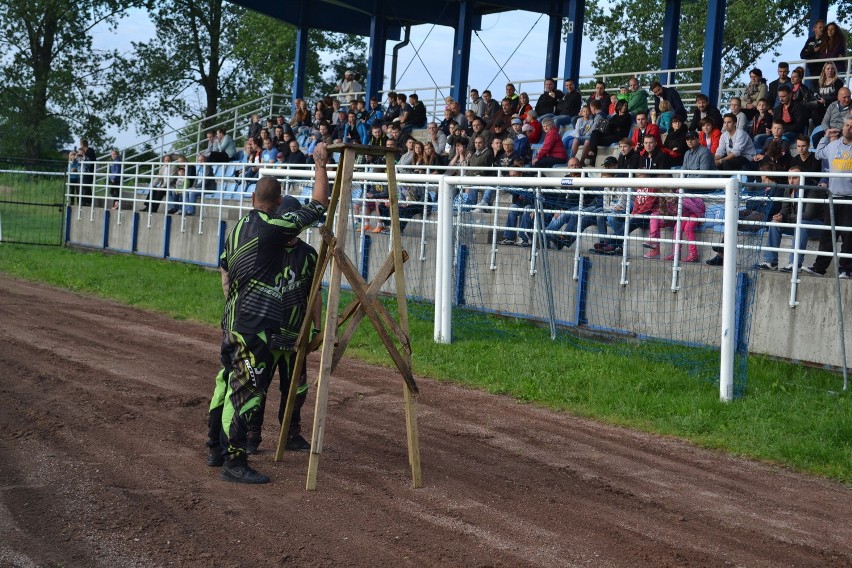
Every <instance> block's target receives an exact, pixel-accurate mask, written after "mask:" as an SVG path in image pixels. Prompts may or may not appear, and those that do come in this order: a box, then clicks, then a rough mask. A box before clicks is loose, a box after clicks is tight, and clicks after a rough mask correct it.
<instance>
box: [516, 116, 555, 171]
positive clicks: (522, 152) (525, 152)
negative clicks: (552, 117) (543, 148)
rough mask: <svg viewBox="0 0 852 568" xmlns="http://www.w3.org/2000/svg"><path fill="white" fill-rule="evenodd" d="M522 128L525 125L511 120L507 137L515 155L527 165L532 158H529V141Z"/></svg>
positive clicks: (518, 119) (517, 120) (519, 120)
mask: <svg viewBox="0 0 852 568" xmlns="http://www.w3.org/2000/svg"><path fill="white" fill-rule="evenodd" d="M554 122H555V121H554ZM524 126H525V124H524V123H523V121H522V120H521V119H520V118H513V119H512V132H510V133H509V137H510V138H511V139H512V142H513V143H514V145H515V151H514V153H515V155H516V156H518V157H519V158H520V159H522V160H523V161H524V164H528V163H530V160H531V159H532V157H531V156H530V140H529V138H527V135H526V134H524V130H523V127H524Z"/></svg>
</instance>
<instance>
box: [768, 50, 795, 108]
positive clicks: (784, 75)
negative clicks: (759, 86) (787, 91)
mask: <svg viewBox="0 0 852 568" xmlns="http://www.w3.org/2000/svg"><path fill="white" fill-rule="evenodd" d="M789 75H790V64H789V63H787V62H786V61H781V62H780V63H778V78H777V79H775V80H774V81H772V82H771V83H769V96H768V97H767V98H768V99H769V106H770V107H771V108H774V107H775V105H777V104H778V88H779V87H781V86H782V85H787V86H788V87H790V88H792V87H793V83H791V82H790V77H789Z"/></svg>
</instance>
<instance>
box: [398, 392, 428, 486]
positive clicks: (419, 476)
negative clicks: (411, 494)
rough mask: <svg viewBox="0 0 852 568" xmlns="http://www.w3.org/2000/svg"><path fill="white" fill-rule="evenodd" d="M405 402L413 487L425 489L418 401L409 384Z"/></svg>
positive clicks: (404, 395) (406, 430) (405, 393)
mask: <svg viewBox="0 0 852 568" xmlns="http://www.w3.org/2000/svg"><path fill="white" fill-rule="evenodd" d="M402 395H403V398H404V401H405V432H406V434H407V438H408V464H409V465H410V466H411V486H412V487H414V488H415V489H418V488H420V487H423V473H422V471H421V470H420V430H419V429H418V427H417V400H416V398H415V397H414V393H413V392H411V389H410V388H408V385H407V384H403V385H402Z"/></svg>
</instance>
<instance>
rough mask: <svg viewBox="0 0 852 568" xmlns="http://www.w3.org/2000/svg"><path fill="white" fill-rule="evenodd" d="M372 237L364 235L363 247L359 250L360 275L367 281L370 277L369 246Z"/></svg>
mask: <svg viewBox="0 0 852 568" xmlns="http://www.w3.org/2000/svg"><path fill="white" fill-rule="evenodd" d="M372 244H373V239H372V238H370V235H364V249H363V250H362V252H361V277H362V278H363V279H364V280H367V281H368V282H369V277H370V247H371V245H372Z"/></svg>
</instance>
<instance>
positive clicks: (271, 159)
mask: <svg viewBox="0 0 852 568" xmlns="http://www.w3.org/2000/svg"><path fill="white" fill-rule="evenodd" d="M293 142H295V140H293ZM262 144H263V150H261V152H260V162H261V163H262V164H274V163H275V159H276V158H277V157H278V148H276V147H275V146H274V145H273V144H272V138H269V137H267V138H266V139H265V140H263V142H262ZM298 146H299V144H298V143H297V144H296V147H297V148H298Z"/></svg>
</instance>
